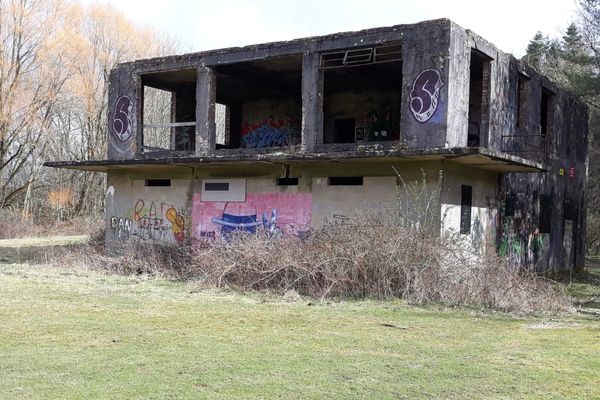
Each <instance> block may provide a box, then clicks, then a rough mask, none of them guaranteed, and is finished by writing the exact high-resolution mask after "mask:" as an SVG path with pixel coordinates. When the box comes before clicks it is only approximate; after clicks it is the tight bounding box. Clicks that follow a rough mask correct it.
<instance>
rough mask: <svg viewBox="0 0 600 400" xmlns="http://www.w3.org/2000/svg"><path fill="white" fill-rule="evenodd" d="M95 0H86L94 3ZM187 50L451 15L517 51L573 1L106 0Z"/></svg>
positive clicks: (560, 22)
mask: <svg viewBox="0 0 600 400" xmlns="http://www.w3.org/2000/svg"><path fill="white" fill-rule="evenodd" d="M91 1H93V0H85V2H88V3H89V2H91ZM108 2H109V3H111V4H113V5H114V6H115V7H117V8H119V9H120V10H122V11H123V12H124V13H125V14H126V15H127V16H128V17H129V18H131V19H132V20H133V21H135V22H137V23H141V24H146V25H150V26H153V27H155V28H157V29H159V30H161V31H163V32H166V33H168V34H169V35H170V36H172V37H175V38H176V39H178V40H179V43H180V44H181V45H182V46H183V48H184V49H185V50H186V51H200V50H209V49H214V48H220V47H229V46H243V45H247V44H254V43H263V42H271V41H276V40H286V39H294V38H299V37H304V36H314V35H322V34H328V33H334V32H340V31H349V30H357V29H364V28H373V27H379V26H389V25H396V24H405V23H413V22H418V21H422V20H428V19H435V18H444V17H445V18H450V19H452V20H454V21H455V22H457V23H458V24H459V25H461V26H462V27H464V28H468V29H471V30H473V31H475V32H477V33H478V34H480V35H481V36H483V37H484V38H486V39H487V40H489V41H491V42H492V43H494V44H495V45H496V46H498V47H499V48H500V49H501V50H503V51H505V52H509V53H513V54H514V55H515V56H517V57H521V56H522V55H523V54H524V53H525V48H526V47H527V43H528V42H529V40H530V39H531V38H532V37H533V35H534V34H535V33H536V32H537V31H542V32H543V33H544V34H547V35H550V36H560V35H561V34H562V33H563V32H564V30H565V29H566V27H567V25H568V23H569V22H570V21H572V20H573V19H574V18H575V10H576V6H575V0H494V1H488V0H479V1H476V0H412V1H408V0H387V1H386V0H340V1H329V0H291V1H285V0H284V1H281V0H280V1H271V0H246V1H242V0H210V1H205V0H196V1H194V0H108Z"/></svg>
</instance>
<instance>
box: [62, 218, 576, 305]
mask: <svg viewBox="0 0 600 400" xmlns="http://www.w3.org/2000/svg"><path fill="white" fill-rule="evenodd" d="M464 248H465V247H464V246H461V243H460V241H459V240H458V239H456V237H452V236H443V237H440V236H439V235H435V234H430V233H427V232H423V231H420V230H417V229H411V228H409V227H406V226H399V225H398V224H397V223H395V222H394V221H390V220H389V219H386V218H380V217H373V216H370V217H368V218H367V217H364V218H356V219H353V220H352V222H349V223H347V224H346V225H331V226H326V227H323V228H321V229H316V230H313V231H312V232H311V234H310V235H309V236H308V237H304V238H300V237H296V236H292V235H287V236H282V237H278V238H273V237H266V236H264V235H248V234H239V235H236V236H235V237H233V238H231V240H229V241H225V240H214V241H207V242H204V243H201V244H200V245H195V246H191V247H164V246H148V245H143V244H140V243H135V242H132V243H128V244H124V245H122V246H115V247H112V248H111V251H112V252H113V256H107V255H105V254H104V251H103V250H102V249H101V248H100V247H96V248H93V249H91V247H88V248H87V249H80V250H78V251H75V252H70V253H65V254H63V256H62V257H59V258H58V259H59V262H60V263H61V264H73V263H79V264H85V265H87V266H88V267H89V266H91V267H92V268H96V269H101V270H109V271H112V272H117V273H121V274H151V275H155V276H163V277H170V278H184V279H189V278H194V279H198V278H200V279H202V280H203V281H204V282H205V283H206V284H208V285H211V286H217V287H224V286H229V287H233V288H236V289H239V290H268V291H271V292H277V293H280V294H282V295H283V294H285V293H289V292H290V291H294V292H297V293H299V294H301V295H305V296H311V297H314V298H318V299H324V298H330V297H353V298H363V297H371V298H384V299H385V298H404V299H406V300H407V301H409V302H410V303H413V304H426V303H441V304H444V305H448V306H472V307H485V308H491V309H498V310H503V311H511V312H533V311H551V312H556V311H563V310H567V309H569V308H570V306H571V304H570V301H569V299H568V297H567V296H565V294H564V293H563V291H562V289H561V287H560V286H559V285H557V284H556V283H554V282H551V281H549V280H546V279H544V278H541V277H538V276H536V275H533V274H530V273H527V272H524V271H520V270H515V269H512V268H510V267H509V265H508V264H507V263H506V262H504V261H503V260H502V259H500V258H499V257H485V258H481V257H479V258H478V257H474V256H473V255H472V254H468V253H466V252H465V251H464ZM457 249H460V250H457ZM90 250H91V251H90ZM115 254H116V256H115Z"/></svg>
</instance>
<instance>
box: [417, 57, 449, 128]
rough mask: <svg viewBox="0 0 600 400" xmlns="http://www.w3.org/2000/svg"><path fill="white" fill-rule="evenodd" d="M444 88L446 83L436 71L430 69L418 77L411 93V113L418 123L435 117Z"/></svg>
mask: <svg viewBox="0 0 600 400" xmlns="http://www.w3.org/2000/svg"><path fill="white" fill-rule="evenodd" d="M442 86H444V82H442V78H441V76H440V73H439V71H438V70H436V69H433V68H428V69H425V70H423V71H421V73H419V75H417V77H416V78H415V80H414V82H413V85H412V89H411V91H410V111H411V112H412V115H413V116H414V117H415V119H416V120H417V121H418V122H421V123H425V122H427V121H429V119H430V118H431V117H432V116H433V114H434V113H435V111H436V110H437V106H438V101H439V97H440V89H441V87H442Z"/></svg>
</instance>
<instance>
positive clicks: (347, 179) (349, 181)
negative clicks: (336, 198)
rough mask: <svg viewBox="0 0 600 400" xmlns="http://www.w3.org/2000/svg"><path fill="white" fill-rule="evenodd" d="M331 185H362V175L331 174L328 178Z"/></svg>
mask: <svg viewBox="0 0 600 400" xmlns="http://www.w3.org/2000/svg"><path fill="white" fill-rule="evenodd" d="M327 183H328V185H329V186H362V185H363V177H362V176H330V177H329V178H328V179H327Z"/></svg>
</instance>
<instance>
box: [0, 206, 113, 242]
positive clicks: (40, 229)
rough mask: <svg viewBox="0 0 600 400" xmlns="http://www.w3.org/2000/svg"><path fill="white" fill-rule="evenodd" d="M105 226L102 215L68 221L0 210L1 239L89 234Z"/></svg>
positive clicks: (80, 217)
mask: <svg viewBox="0 0 600 400" xmlns="http://www.w3.org/2000/svg"><path fill="white" fill-rule="evenodd" d="M100 227H104V218H103V217H101V216H89V215H86V216H79V217H75V218H71V219H68V220H66V221H57V220H56V219H52V220H50V219H48V218H46V219H42V218H37V219H36V220H35V221H33V220H31V219H30V218H22V216H21V213H20V212H17V211H13V210H8V209H5V210H0V239H12V238H24V237H43V236H68V235H89V234H93V232H94V231H96V230H97V229H99V228H100Z"/></svg>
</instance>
